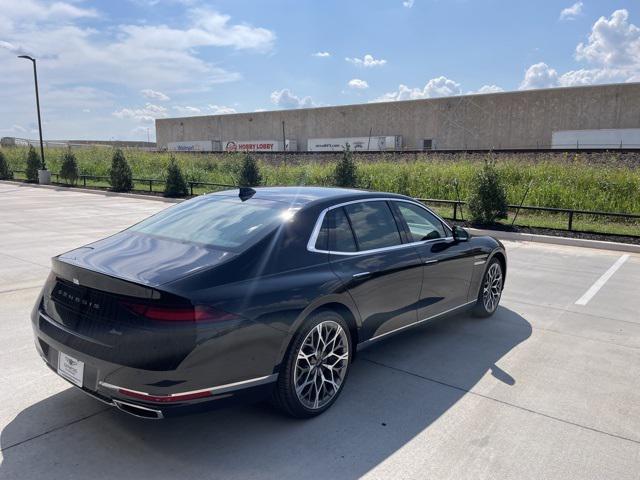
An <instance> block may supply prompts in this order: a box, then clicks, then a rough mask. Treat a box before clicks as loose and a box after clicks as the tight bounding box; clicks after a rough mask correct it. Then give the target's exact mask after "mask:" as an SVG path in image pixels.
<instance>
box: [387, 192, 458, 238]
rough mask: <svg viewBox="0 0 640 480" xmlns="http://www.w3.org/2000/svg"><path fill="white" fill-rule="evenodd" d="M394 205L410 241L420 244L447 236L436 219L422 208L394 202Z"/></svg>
mask: <svg viewBox="0 0 640 480" xmlns="http://www.w3.org/2000/svg"><path fill="white" fill-rule="evenodd" d="M395 205H396V206H397V207H398V210H399V211H400V214H401V215H402V217H403V218H404V221H405V222H406V223H407V226H408V227H409V232H410V233H411V241H413V242H420V241H423V240H432V239H435V238H444V237H446V236H447V235H446V232H445V229H444V226H443V225H442V222H441V221H440V220H439V219H438V217H436V216H435V215H433V214H431V213H430V212H428V211H427V210H425V209H424V208H421V207H419V206H418V205H414V204H412V203H407V202H395Z"/></svg>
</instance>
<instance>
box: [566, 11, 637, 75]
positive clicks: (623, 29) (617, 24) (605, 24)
mask: <svg viewBox="0 0 640 480" xmlns="http://www.w3.org/2000/svg"><path fill="white" fill-rule="evenodd" d="M576 59H578V60H586V61H587V62H590V63H597V64H601V65H602V66H607V67H615V66H630V65H633V66H635V67H639V66H640V28H638V27H637V26H635V25H634V24H632V23H629V12H628V11H627V10H616V11H615V12H613V13H612V14H611V17H610V18H608V19H607V18H605V17H600V18H599V19H598V20H597V21H596V23H594V25H593V27H592V28H591V34H590V35H589V41H588V42H587V43H586V44H584V43H580V44H579V45H578V46H577V48H576Z"/></svg>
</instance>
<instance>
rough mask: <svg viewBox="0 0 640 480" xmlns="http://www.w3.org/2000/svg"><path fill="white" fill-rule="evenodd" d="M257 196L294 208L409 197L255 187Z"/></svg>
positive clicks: (347, 190) (345, 190) (230, 192)
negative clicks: (381, 198) (369, 199)
mask: <svg viewBox="0 0 640 480" xmlns="http://www.w3.org/2000/svg"><path fill="white" fill-rule="evenodd" d="M253 190H255V192H256V193H255V194H254V195H252V196H251V197H250V199H252V198H255V199H264V200H272V201H280V202H286V203H288V204H289V205H291V206H293V207H305V206H309V205H310V204H324V203H326V204H329V205H330V204H335V203H338V202H341V201H344V202H348V201H351V200H358V199H366V198H380V197H384V198H403V199H406V198H408V197H406V196H404V195H398V194H395V193H384V192H375V191H369V190H358V189H353V188H333V187H255V188H253ZM239 194H240V190H239V189H238V190H225V191H221V192H215V193H211V194H210V195H224V196H229V195H233V196H239Z"/></svg>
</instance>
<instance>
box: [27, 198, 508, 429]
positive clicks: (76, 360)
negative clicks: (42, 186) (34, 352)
mask: <svg viewBox="0 0 640 480" xmlns="http://www.w3.org/2000/svg"><path fill="white" fill-rule="evenodd" d="M505 274H506V255H505V250H504V247H503V246H502V244H501V243H500V242H499V241H497V240H495V239H493V238H491V237H484V236H477V237H476V236H471V235H469V234H468V233H467V232H466V231H465V230H464V229H462V228H460V227H453V228H452V227H450V226H449V225H447V223H446V222H445V221H443V220H442V219H441V218H440V217H438V216H437V215H436V214H435V213H433V212H432V211H431V210H429V209H428V208H426V207H425V206H424V205H422V204H421V203H419V202H417V201H415V200H413V199H411V198H408V197H405V196H401V195H394V194H388V193H372V192H364V191H359V190H347V189H333V188H312V187H299V188H296V187H289V188H258V189H255V190H253V189H249V188H241V189H239V190H234V191H225V192H218V193H213V194H209V195H204V196H201V197H197V198H194V199H192V200H188V201H185V202H183V203H181V204H179V205H176V206H173V207H171V208H168V209H166V210H164V211H162V212H160V213H158V214H157V215H154V216H152V217H150V218H148V219H146V220H144V221H142V222H141V223H138V224H136V225H134V226H132V227H131V228H129V229H127V230H124V231H122V232H120V233H117V234H116V235H113V236H111V237H108V238H105V239H103V240H100V241H97V242H95V243H92V244H90V245H87V246H84V247H81V248H78V249H76V250H72V251H70V252H68V253H65V254H62V255H60V256H58V257H55V258H53V268H52V271H51V273H50V275H49V278H48V279H47V282H46V284H45V286H44V288H43V291H42V294H41V295H40V297H39V298H38V300H37V303H36V305H35V308H34V310H33V313H32V318H31V319H32V323H33V329H34V332H35V336H36V347H37V349H38V352H39V353H40V355H41V356H42V358H43V359H44V361H45V362H46V363H47V365H48V366H49V367H50V368H51V369H52V370H54V371H55V372H57V373H58V374H59V375H60V376H62V377H63V378H65V379H66V380H68V381H69V382H71V383H72V384H74V385H75V386H77V387H78V388H80V389H82V391H84V392H85V393H87V394H89V395H91V396H93V397H94V398H97V399H99V400H101V401H103V402H106V403H107V404H110V405H114V406H116V407H118V408H119V409H120V410H123V411H125V412H128V413H130V414H133V415H136V416H140V417H144V418H163V417H165V416H168V415H173V414H177V413H184V412H191V411H197V410H201V409H203V408H211V407H215V406H223V405H227V404H229V403H231V402H236V401H240V400H245V401H246V400H257V399H264V398H271V399H272V401H273V402H274V403H275V404H276V405H278V406H279V407H280V408H282V409H283V410H284V411H286V412H288V413H289V414H291V415H294V416H297V417H309V416H313V415H317V414H319V413H321V412H323V411H325V410H326V409H327V408H329V407H330V406H331V405H332V404H333V402H335V400H336V399H337V397H338V395H339V394H340V392H341V390H342V389H343V388H344V385H345V380H346V378H347V374H348V372H349V367H350V364H351V361H352V360H353V357H354V354H355V352H356V350H359V349H361V348H363V347H366V346H367V345H370V344H371V343H372V342H375V341H377V340H380V339H382V338H385V337H387V336H389V335H391V334H393V333H396V332H399V331H401V330H404V329H406V328H409V327H412V326H414V325H418V324H421V323H423V322H426V321H429V320H431V319H434V318H437V317H440V316H443V315H446V314H449V313H452V312H458V311H460V310H462V309H465V308H472V309H473V310H474V312H475V313H476V314H477V315H480V316H488V315H491V314H492V313H494V312H495V310H496V308H497V306H498V302H499V301H500V296H501V293H502V288H503V286H504V280H505Z"/></svg>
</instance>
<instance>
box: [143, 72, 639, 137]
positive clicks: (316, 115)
mask: <svg viewBox="0 0 640 480" xmlns="http://www.w3.org/2000/svg"><path fill="white" fill-rule="evenodd" d="M283 120H284V122H285V127H286V136H287V138H290V139H295V140H297V142H298V150H306V148H307V139H309V138H322V137H357V136H368V135H369V129H372V132H373V135H402V137H403V144H404V148H405V149H416V148H417V149H420V148H422V140H423V139H427V138H431V139H433V142H434V148H441V149H442V148H470V149H471V148H496V149H497V148H535V147H537V146H540V147H542V146H550V144H551V134H552V132H553V131H555V130H582V129H598V128H640V83H626V84H616V85H600V86H587V87H572V88H554V89H545V90H530V91H521V92H520V91H519V92H505V93H495V94H485V95H464V96H458V97H447V98H436V99H427V100H411V101H403V102H387V103H369V104H363V105H346V106H338V107H323V108H310V109H299V110H277V111H270V112H253V113H239V114H233V115H210V116H200V117H186V118H167V119H158V120H156V136H157V143H158V147H160V148H163V147H166V145H167V143H168V142H175V141H189V140H214V141H222V142H224V141H226V140H281V139H282V121H283Z"/></svg>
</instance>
